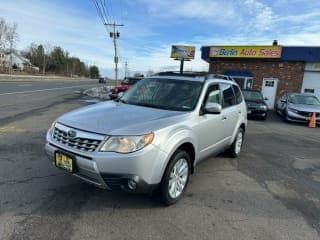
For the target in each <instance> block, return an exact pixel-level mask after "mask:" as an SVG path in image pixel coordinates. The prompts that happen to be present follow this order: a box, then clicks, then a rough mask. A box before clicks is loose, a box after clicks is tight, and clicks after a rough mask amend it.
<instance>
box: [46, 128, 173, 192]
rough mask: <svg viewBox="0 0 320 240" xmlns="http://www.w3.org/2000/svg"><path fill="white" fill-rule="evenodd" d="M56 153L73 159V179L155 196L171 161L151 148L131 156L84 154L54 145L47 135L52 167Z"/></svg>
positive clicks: (100, 153)
mask: <svg viewBox="0 0 320 240" xmlns="http://www.w3.org/2000/svg"><path fill="white" fill-rule="evenodd" d="M56 151H61V152H64V153H66V154H68V155H70V156H73V158H74V159H75V164H76V169H77V170H76V172H74V173H72V175H74V176H75V177H78V178H80V179H82V180H84V181H85V182H87V183H90V184H93V185H95V186H97V187H100V188H103V189H109V190H110V189H111V190H124V191H129V192H135V193H146V192H152V191H153V190H154V189H155V188H156V187H157V186H158V184H159V183H160V182H161V178H162V173H163V171H164V168H165V162H166V158H167V157H168V156H167V153H165V152H164V151H162V150H160V149H158V148H157V147H155V146H153V145H152V144H151V145H149V146H147V147H146V148H144V149H142V150H140V151H137V152H134V153H129V154H119V153H113V152H98V151H94V152H90V153H89V152H83V151H79V150H75V149H69V148H68V147H66V146H64V145H62V144H60V143H57V142H55V141H53V140H52V139H51V135H50V134H49V132H48V133H47V142H46V144H45V152H46V154H47V156H48V158H49V160H50V161H51V162H52V163H53V164H54V153H55V152H56ZM129 180H133V181H134V182H135V183H136V188H135V189H131V188H130V187H129V185H128V184H129Z"/></svg>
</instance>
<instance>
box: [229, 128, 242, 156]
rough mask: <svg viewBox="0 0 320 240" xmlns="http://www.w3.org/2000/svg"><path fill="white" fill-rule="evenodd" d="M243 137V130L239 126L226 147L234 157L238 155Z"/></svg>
mask: <svg viewBox="0 0 320 240" xmlns="http://www.w3.org/2000/svg"><path fill="white" fill-rule="evenodd" d="M239 138H240V139H241V140H240V139H239ZM243 139H244V130H243V129H242V128H239V129H238V132H237V135H236V137H235V139H234V141H233V143H232V145H231V146H230V148H229V149H228V152H229V154H230V156H231V157H233V158H236V157H238V156H239V155H240V152H241V148H242V144H243Z"/></svg>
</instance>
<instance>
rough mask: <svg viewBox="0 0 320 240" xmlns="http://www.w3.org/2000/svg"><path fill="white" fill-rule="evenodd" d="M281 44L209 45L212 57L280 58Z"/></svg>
mask: <svg viewBox="0 0 320 240" xmlns="http://www.w3.org/2000/svg"><path fill="white" fill-rule="evenodd" d="M281 50H282V48H281V46H211V47H210V55H209V56H210V57H212V58H280V57H281Z"/></svg>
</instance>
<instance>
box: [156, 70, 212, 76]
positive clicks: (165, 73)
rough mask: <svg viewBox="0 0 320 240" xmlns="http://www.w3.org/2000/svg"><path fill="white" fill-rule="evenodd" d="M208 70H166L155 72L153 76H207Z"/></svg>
mask: <svg viewBox="0 0 320 240" xmlns="http://www.w3.org/2000/svg"><path fill="white" fill-rule="evenodd" d="M207 75H208V72H193V71H183V73H182V74H181V73H180V72H179V71H166V72H158V73H155V74H153V76H183V77H206V76H207Z"/></svg>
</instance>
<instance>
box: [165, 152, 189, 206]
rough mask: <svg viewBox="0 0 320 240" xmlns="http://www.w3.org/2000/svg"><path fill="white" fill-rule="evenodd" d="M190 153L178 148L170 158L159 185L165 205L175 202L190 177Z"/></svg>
mask: <svg viewBox="0 0 320 240" xmlns="http://www.w3.org/2000/svg"><path fill="white" fill-rule="evenodd" d="M190 170H191V165H190V155H189V154H188V153H187V152H185V151H182V150H178V151H177V152H176V153H175V154H174V155H173V156H172V158H171V160H170V162H169V164H168V166H167V169H166V171H165V173H164V175H163V179H162V182H161V186H160V194H161V199H162V201H163V202H164V203H165V204H166V205H171V204H174V203H176V202H177V201H178V200H179V199H180V198H181V196H182V194H183V193H184V191H185V189H186V187H187V185H188V182H189V177H190V172H191V171H190Z"/></svg>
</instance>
